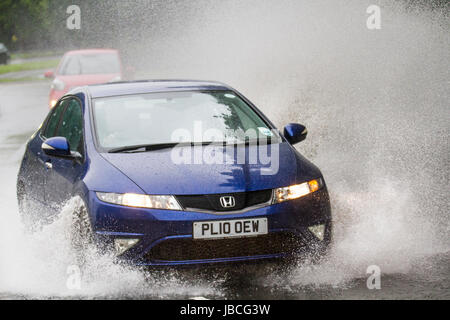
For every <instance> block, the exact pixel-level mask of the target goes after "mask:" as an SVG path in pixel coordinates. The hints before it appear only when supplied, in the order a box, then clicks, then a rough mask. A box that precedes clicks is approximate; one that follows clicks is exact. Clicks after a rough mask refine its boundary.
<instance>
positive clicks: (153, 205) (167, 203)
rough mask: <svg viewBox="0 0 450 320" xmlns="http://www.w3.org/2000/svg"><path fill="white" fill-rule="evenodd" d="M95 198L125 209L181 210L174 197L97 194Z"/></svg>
mask: <svg viewBox="0 0 450 320" xmlns="http://www.w3.org/2000/svg"><path fill="white" fill-rule="evenodd" d="M97 197H98V198H99V199H100V200H101V201H103V202H107V203H112V204H118V205H121V206H126V207H134V208H149V209H165V210H181V209H182V208H181V206H180V205H179V203H178V201H177V200H176V199H175V197H174V196H150V195H144V194H134V193H124V194H119V193H104V192H97Z"/></svg>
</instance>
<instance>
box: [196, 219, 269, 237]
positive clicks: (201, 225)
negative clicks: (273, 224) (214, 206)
mask: <svg viewBox="0 0 450 320" xmlns="http://www.w3.org/2000/svg"><path fill="white" fill-rule="evenodd" d="M193 229H194V232H193V234H194V239H219V238H239V237H251V236H258V235H263V234H267V233H268V227H267V218H257V219H239V220H223V221H203V222H194V228H193Z"/></svg>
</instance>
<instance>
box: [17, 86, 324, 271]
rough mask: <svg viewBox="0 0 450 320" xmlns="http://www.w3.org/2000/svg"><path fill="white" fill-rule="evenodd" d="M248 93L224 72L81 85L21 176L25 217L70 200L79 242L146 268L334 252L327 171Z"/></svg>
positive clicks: (30, 150) (34, 143)
mask: <svg viewBox="0 0 450 320" xmlns="http://www.w3.org/2000/svg"><path fill="white" fill-rule="evenodd" d="M306 135H307V130H306V128H305V127H304V126H302V125H300V124H289V125H287V126H286V127H285V128H284V130H283V132H280V131H279V130H277V129H276V128H275V126H274V125H273V124H272V123H271V122H270V121H269V119H267V118H266V117H265V116H264V115H263V114H262V112H261V111H260V110H258V109H257V108H256V107H255V106H254V105H253V104H252V103H251V102H250V101H249V100H248V99H246V98H245V97H244V96H243V95H242V94H240V93H239V92H238V91H236V90H234V89H233V88H231V87H229V86H227V85H224V84H222V83H218V82H206V81H204V82H201V81H188V80H158V81H156V80H155V81H136V82H123V83H111V84H104V85H93V86H86V87H81V88H77V89H73V90H72V91H71V92H69V93H68V94H67V95H65V96H64V97H63V98H61V99H60V100H59V101H58V103H57V104H56V106H55V107H54V108H53V109H52V110H51V111H50V113H49V115H48V116H47V118H46V119H45V121H44V122H43V124H42V126H41V127H40V128H39V129H38V131H37V132H36V133H35V134H34V135H33V136H32V137H31V139H30V140H29V142H28V144H27V146H26V151H25V154H24V157H23V160H22V164H21V167H20V171H19V174H18V181H17V197H18V202H19V208H20V214H21V216H22V220H23V221H24V223H25V224H26V225H27V226H28V227H30V228H32V227H33V226H35V225H42V223H49V222H51V221H52V220H53V219H54V218H55V217H56V216H57V215H58V213H59V212H60V211H61V206H62V205H63V204H64V203H66V202H67V201H69V200H71V199H77V201H76V203H77V205H76V206H74V207H73V217H72V230H71V236H72V239H73V245H74V246H75V248H76V249H77V250H83V249H84V248H86V246H87V245H93V244H94V245H95V246H96V247H98V248H101V249H102V250H110V251H112V252H113V253H114V254H115V255H116V256H117V258H118V259H119V260H121V261H126V262H128V263H131V264H134V265H142V266H174V265H195V264H213V263H225V262H238V261H257V260H258V261H262V260H267V259H278V258H289V257H293V256H296V255H298V254H299V253H303V252H313V253H316V252H317V253H319V254H320V255H321V254H323V252H326V248H327V247H328V246H329V244H330V241H331V224H332V219H331V209H330V201H329V196H328V192H327V188H326V184H325V180H324V178H323V176H322V174H321V172H320V170H319V169H318V168H317V167H316V166H315V165H313V164H312V163H311V162H309V161H308V160H307V159H305V158H304V157H303V156H302V155H301V154H299V153H298V152H297V151H296V149H295V148H294V147H293V145H294V144H296V143H298V142H301V141H302V140H304V139H305V138H306Z"/></svg>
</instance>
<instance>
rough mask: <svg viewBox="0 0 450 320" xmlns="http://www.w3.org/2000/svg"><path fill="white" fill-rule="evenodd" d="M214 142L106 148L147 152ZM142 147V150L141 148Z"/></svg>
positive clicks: (118, 151) (119, 150)
mask: <svg viewBox="0 0 450 320" xmlns="http://www.w3.org/2000/svg"><path fill="white" fill-rule="evenodd" d="M213 143H214V142H170V143H156V144H141V145H135V146H127V147H120V148H114V149H110V150H108V153H121V152H129V153H132V152H147V151H155V150H163V149H170V148H174V147H188V146H206V145H210V144H213ZM141 149H142V150H141Z"/></svg>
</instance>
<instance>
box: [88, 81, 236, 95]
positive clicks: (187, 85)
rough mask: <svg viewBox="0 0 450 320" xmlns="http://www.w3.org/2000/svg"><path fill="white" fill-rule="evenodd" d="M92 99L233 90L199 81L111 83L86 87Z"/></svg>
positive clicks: (215, 83) (217, 84)
mask: <svg viewBox="0 0 450 320" xmlns="http://www.w3.org/2000/svg"><path fill="white" fill-rule="evenodd" d="M86 88H87V90H88V91H89V94H90V95H91V97H92V98H103V97H114V96H123V95H132V94H144V93H153V92H169V91H189V90H206V91H210V90H220V91H222V90H233V89H232V88H231V87H229V86H227V85H225V84H223V83H220V82H216V81H200V80H145V81H129V82H113V83H108V84H98V85H90V86H87V87H86Z"/></svg>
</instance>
